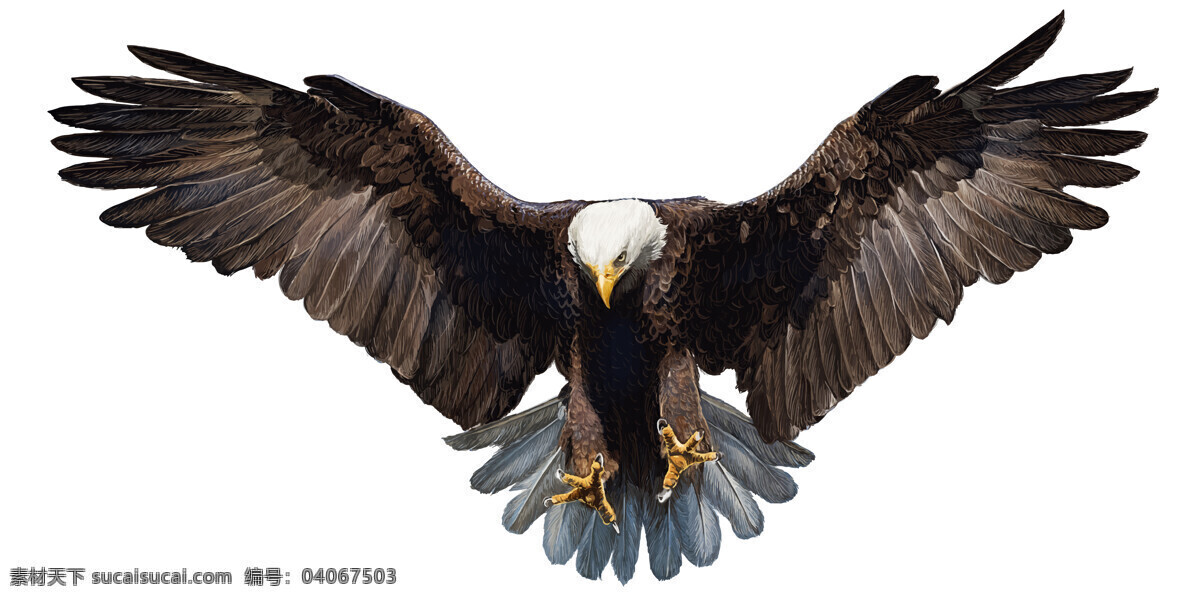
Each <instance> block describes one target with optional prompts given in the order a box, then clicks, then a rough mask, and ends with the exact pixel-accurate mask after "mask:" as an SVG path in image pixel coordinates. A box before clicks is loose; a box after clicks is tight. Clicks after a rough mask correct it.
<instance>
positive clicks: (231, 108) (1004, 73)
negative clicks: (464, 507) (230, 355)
mask: <svg viewBox="0 0 1200 600" xmlns="http://www.w3.org/2000/svg"><path fill="white" fill-rule="evenodd" d="M1062 24H1063V16H1062V15H1061V14H1060V15H1059V16H1058V17H1056V18H1054V19H1053V20H1051V21H1050V22H1049V23H1047V24H1046V25H1045V26H1043V27H1042V28H1041V29H1039V30H1037V31H1036V32H1035V33H1033V34H1032V35H1031V36H1029V37H1028V38H1026V39H1025V40H1024V41H1022V42H1021V43H1020V44H1018V45H1017V46H1016V47H1015V48H1013V49H1012V50H1010V51H1008V52H1007V53H1005V54H1004V55H1003V56H1001V57H1000V58H998V59H997V60H995V61H994V62H993V63H991V64H990V65H988V66H987V67H986V68H984V69H983V70H982V71H980V72H979V73H977V74H975V75H974V76H972V77H970V78H969V79H967V80H966V81H964V82H963V83H961V84H959V85H956V86H954V87H952V88H950V89H949V90H947V91H940V90H938V89H937V88H936V85H937V79H936V78H935V77H927V76H912V77H908V78H906V79H904V80H902V81H900V82H899V83H897V84H896V85H894V86H892V87H891V88H889V89H887V90H886V91H884V92H883V93H882V94H880V95H879V96H878V97H876V98H875V99H874V100H871V101H870V102H868V103H867V104H866V105H865V106H863V107H862V108H861V109H860V110H858V111H857V112H856V113H854V115H853V116H851V117H850V118H848V119H846V120H845V121H843V122H842V123H841V124H839V125H837V127H836V128H835V129H834V130H833V132H832V133H831V134H830V135H829V137H828V138H826V140H825V141H824V142H823V143H822V144H821V146H820V147H819V148H818V149H817V150H816V152H815V153H813V154H812V156H811V157H810V158H809V159H808V160H807V161H806V162H804V163H803V164H802V165H801V166H800V167H799V168H798V169H797V170H796V171H795V172H794V173H792V174H791V175H790V176H789V177H787V179H785V180H784V181H783V182H782V183H780V184H779V185H777V186H775V187H774V188H772V189H770V190H768V191H767V192H765V193H763V194H762V195H760V196H758V197H756V198H752V199H750V200H747V201H745V202H741V203H737V204H728V205H727V204H720V203H716V202H712V201H709V200H706V199H705V198H701V197H693V198H680V199H670V200H643V199H620V200H612V201H601V202H582V201H564V202H554V203H547V204H535V203H528V202H523V201H521V200H519V199H517V198H514V197H512V196H511V195H509V194H507V193H506V192H504V190H501V189H499V188H498V187H496V186H495V185H493V184H492V183H491V182H489V181H488V180H487V179H486V178H484V177H483V176H482V175H481V174H480V173H479V172H478V171H477V170H476V169H475V168H474V167H472V166H471V164H470V163H469V162H467V160H466V159H465V158H464V157H463V156H462V155H461V154H460V153H459V152H458V151H457V150H456V149H455V147H454V146H453V144H451V143H450V141H449V140H448V139H446V136H445V135H443V133H442V132H441V131H440V130H439V129H438V128H437V126H436V125H434V124H433V123H432V122H431V121H430V120H429V119H428V118H426V117H425V116H424V115H422V114H421V113H419V112H417V111H415V110H413V109H410V108H408V107H406V106H403V105H401V104H399V103H397V102H394V101H392V100H389V99H388V98H385V97H384V96H381V95H379V94H376V93H374V92H371V91H369V90H367V89H364V88H362V87H359V86H357V85H355V84H353V83H351V82H349V81H347V80H345V79H342V78H340V77H338V76H334V75H319V76H314V77H309V78H307V79H305V83H306V84H307V85H308V87H309V89H308V90H307V91H306V92H302V91H297V90H293V89H291V88H288V87H286V86H283V85H279V84H276V83H273V82H271V81H267V80H265V79H261V78H259V77H255V76H252V75H247V74H244V73H240V72H238V71H234V70H232V69H229V68H226V67H221V66H217V65H214V64H210V63H206V62H203V61H200V60H197V59H194V58H191V57H189V56H185V55H183V54H180V53H177V52H169V51H165V50H155V49H151V48H144V47H130V50H131V51H132V52H133V54H134V55H135V56H136V57H137V58H139V59H141V60H142V61H143V62H145V63H147V64H149V65H151V66H153V67H156V68H158V69H161V70H163V71H167V72H169V73H172V74H174V75H177V76H179V77H182V78H185V79H186V80H177V79H150V78H142V77H81V78H76V79H75V80H74V81H75V83H76V84H78V86H79V87H81V88H82V89H83V90H85V91H87V92H89V93H91V94H94V95H96V96H99V97H101V98H105V99H107V100H110V101H114V102H115V103H102V104H90V105H86V106H70V107H64V108H60V109H57V110H54V111H52V115H53V116H54V118H55V119H57V120H58V121H60V122H62V123H64V124H66V125H70V126H74V127H79V128H83V129H88V130H93V132H91V133H81V134H75V135H66V136H63V137H59V138H57V139H55V140H54V142H53V143H54V145H55V146H56V147H57V148H59V149H60V150H62V151H64V152H67V153H70V154H73V155H77V156H86V157H98V158H102V159H105V160H101V161H98V162H88V163H83V164H79V165H75V166H71V167H68V168H66V169H64V170H62V171H61V176H62V178H63V179H65V180H66V181H68V182H70V183H73V184H76V185H81V186H87V187H95V188H153V189H151V190H150V191H147V192H145V193H143V194H141V195H139V196H137V197H135V198H133V199H131V200H128V201H126V202H123V203H121V204H118V205H116V206H113V207H111V208H109V209H107V210H106V211H104V213H103V214H102V216H101V220H102V221H103V222H104V223H107V224H108V225H112V226H114V227H130V228H140V227H145V228H146V233H147V235H148V236H149V237H150V239H151V240H153V241H155V242H157V243H159V244H163V245H167V246H173V247H178V248H182V249H183V251H184V252H185V253H186V255H187V257H188V258H189V259H191V260H193V261H206V262H211V263H212V265H213V266H214V267H215V268H216V270H217V271H218V272H220V273H222V274H231V273H235V272H238V271H241V270H243V269H247V268H251V269H253V271H254V273H255V275H257V276H258V277H259V278H262V279H266V278H269V277H273V276H278V280H279V285H280V287H281V288H282V290H283V292H284V294H286V295H287V297H288V298H291V299H294V300H303V301H304V308H305V309H306V310H307V311H308V313H309V315H311V316H312V318H314V319H319V320H324V321H327V322H328V323H329V325H330V326H331V327H332V328H333V329H334V330H336V331H337V332H338V333H341V334H343V335H345V336H346V337H348V338H349V339H350V340H351V341H353V342H354V343H355V344H357V345H359V346H362V347H364V348H365V349H366V350H367V352H368V353H369V354H370V355H371V356H372V357H374V358H375V359H377V360H378V361H380V362H383V363H386V364H387V365H388V366H389V367H390V368H391V371H392V373H393V374H394V375H395V377H396V378H397V379H399V380H400V381H402V382H403V383H405V384H407V385H409V386H410V387H411V388H412V389H413V390H414V391H415V392H416V394H417V395H418V396H419V397H420V398H421V399H422V400H423V401H424V402H425V403H427V404H429V405H431V406H433V407H434V408H435V409H437V410H438V411H439V412H441V413H442V414H443V415H445V416H446V417H448V418H450V419H452V420H453V421H454V422H455V423H457V424H458V425H460V426H461V427H462V428H463V429H464V430H465V431H464V432H463V433H461V434H458V435H454V436H451V437H449V438H447V442H448V443H449V444H450V445H451V446H452V447H454V448H456V449H480V448H484V447H488V446H496V447H499V450H498V451H497V452H496V454H494V455H493V456H492V458H491V459H489V460H488V461H487V462H486V463H485V464H484V465H483V467H481V468H480V469H479V470H478V471H477V472H476V473H475V474H474V475H473V476H472V478H471V485H472V487H474V488H475V489H477V490H479V491H481V492H486V493H495V492H498V491H501V490H505V489H509V488H512V489H514V490H516V491H517V494H516V496H515V497H513V499H512V500H511V502H510V503H509V504H508V505H507V507H506V509H505V511H504V515H503V524H504V526H505V527H506V528H507V529H509V530H511V531H514V532H518V533H520V532H524V531H525V530H527V529H528V528H529V527H530V525H531V524H532V523H533V522H535V521H536V520H538V519H539V518H540V517H542V516H543V515H545V517H546V519H545V528H544V536H545V537H544V540H545V542H544V544H545V549H546V553H547V556H548V557H549V559H550V560H551V561H552V562H554V563H558V564H562V563H565V562H567V561H568V560H569V559H570V558H571V557H572V556H575V558H576V563H575V564H576V567H577V569H578V571H579V572H580V574H582V575H584V576H586V577H589V578H596V577H599V576H600V574H601V572H602V571H603V570H604V568H605V567H606V566H607V565H608V564H609V563H610V562H611V564H612V565H613V570H614V572H615V573H616V576H617V577H618V578H619V579H620V580H621V581H622V582H625V581H628V580H629V578H630V577H632V575H633V571H634V565H635V564H636V562H637V557H638V552H639V544H640V540H641V537H642V533H643V531H644V532H645V537H646V540H647V548H648V553H649V564H650V569H651V571H652V572H653V574H654V575H655V576H656V577H658V578H660V579H666V578H670V577H672V576H674V575H675V574H676V573H678V571H679V569H680V565H681V563H682V559H683V558H684V557H686V558H687V559H688V560H689V561H690V562H692V563H694V564H696V565H699V566H703V565H707V564H710V563H712V562H713V560H715V558H716V557H717V552H718V549H719V547H720V537H721V529H720V526H719V523H718V515H720V516H722V517H724V518H725V519H727V520H728V521H729V525H730V527H731V529H732V531H733V532H734V533H735V534H736V535H737V536H738V537H741V538H747V537H752V536H755V535H758V534H759V533H760V532H761V531H762V528H763V517H762V513H761V512H760V510H759V508H758V506H757V504H756V501H755V496H758V497H760V498H762V499H764V500H766V501H768V502H784V501H787V500H789V499H791V498H792V497H793V496H794V495H795V494H796V485H795V483H794V481H793V480H792V478H791V476H790V475H789V474H788V473H787V472H785V471H783V470H782V469H781V468H780V467H802V466H805V465H807V464H809V462H810V461H811V460H812V459H813V455H812V454H811V453H810V452H809V451H808V450H806V449H804V448H802V447H800V446H798V445H796V444H794V443H793V442H791V441H790V440H792V439H793V438H795V437H796V436H797V434H798V433H799V432H801V431H802V430H804V429H806V428H808V427H810V426H812V425H813V424H814V423H816V422H818V421H820V420H821V418H822V417H824V416H825V414H826V413H828V412H829V411H830V409H832V408H833V407H834V406H835V405H836V404H837V403H838V402H839V401H841V400H842V399H844V398H846V397H847V396H848V395H849V394H850V393H851V392H852V391H853V390H854V389H855V388H856V387H857V386H859V385H860V384H861V383H863V381H864V380H866V379H867V378H868V377H870V376H871V375H873V374H875V373H876V372H877V371H878V370H879V369H880V368H882V367H884V366H885V365H887V364H889V363H890V362H891V361H892V360H893V359H894V358H895V357H896V356H897V355H899V354H900V353H902V352H903V351H904V350H905V349H906V348H907V347H908V345H909V343H910V341H911V340H912V339H913V338H924V337H925V336H926V335H927V334H928V333H929V332H930V330H931V329H932V328H933V326H934V324H935V322H936V321H937V320H939V319H940V320H942V321H945V322H947V323H949V322H950V321H951V320H952V318H953V317H954V313H955V309H956V307H957V306H958V304H959V302H960V301H961V299H962V295H963V290H964V288H966V287H967V286H969V285H971V284H972V283H975V282H976V281H977V280H979V279H980V277H982V278H984V279H987V280H988V281H991V282H993V283H1001V282H1004V281H1007V280H1008V279H1009V278H1010V277H1012V275H1013V274H1014V273H1015V272H1017V271H1024V270H1026V269H1029V268H1030V267H1032V266H1033V265H1034V264H1035V263H1037V261H1038V259H1039V258H1040V257H1041V256H1042V254H1045V253H1057V252H1061V251H1063V250H1065V249H1066V248H1067V246H1068V245H1070V243H1071V230H1072V229H1094V228H1097V227H1100V226H1102V225H1104V224H1105V222H1106V220H1107V214H1106V213H1105V211H1104V210H1102V209H1100V208H1097V207H1095V206H1092V205H1089V204H1086V203H1084V202H1083V201H1081V200H1079V199H1077V198H1075V197H1074V196H1072V195H1070V194H1068V193H1066V192H1064V189H1065V188H1067V187H1069V186H1081V187H1098V186H1112V185H1116V184H1119V183H1122V182H1125V181H1128V180H1129V179H1131V178H1133V177H1134V176H1135V175H1136V174H1137V171H1135V170H1134V169H1132V168H1129V167H1127V166H1124V165H1121V164H1117V163H1114V162H1109V161H1106V160H1101V159H1097V158H1093V157H1096V156H1105V155H1114V154H1119V153H1122V152H1125V151H1127V150H1130V149H1132V148H1135V147H1137V146H1139V145H1140V144H1141V143H1142V142H1143V140H1144V139H1145V137H1146V136H1145V135H1144V134H1142V133H1140V132H1134V131H1117V130H1109V129H1097V128H1086V127H1085V126H1089V125H1096V124H1099V123H1102V122H1105V121H1111V120H1115V119H1118V118H1121V117H1124V116H1126V115H1129V114H1132V113H1134V112H1137V111H1138V110H1140V109H1142V108H1144V107H1145V106H1147V105H1148V104H1150V103H1151V102H1152V101H1153V100H1154V99H1155V97H1156V94H1157V92H1156V90H1150V91H1142V92H1130V93H1111V92H1113V90H1115V89H1116V88H1117V87H1118V86H1119V85H1121V84H1122V83H1123V82H1124V81H1125V80H1126V79H1127V78H1128V77H1129V75H1130V71H1129V70H1122V71H1112V72H1106V73H1095V74H1087V75H1075V76H1068V77H1061V78H1058V79H1052V80H1049V81H1042V82H1037V83H1029V84H1026V85H1021V86H1017V87H1004V86H1005V84H1007V83H1008V82H1009V81H1010V80H1012V79H1013V78H1015V77H1016V76H1017V75H1019V74H1020V73H1021V72H1022V71H1024V70H1025V69H1026V68H1027V67H1029V66H1030V65H1031V64H1033V62H1034V61H1036V60H1037V59H1038V58H1039V57H1041V56H1042V54H1043V53H1044V52H1045V51H1046V50H1047V49H1048V48H1049V47H1050V45H1051V44H1052V42H1053V41H1054V39H1055V37H1056V35H1057V34H1058V32H1059V30H1060V28H1061V26H1062ZM552 365H553V366H554V367H555V368H556V369H557V370H558V371H559V372H560V373H561V374H562V375H563V376H564V377H565V378H566V385H565V386H564V387H563V389H562V391H561V393H560V394H559V395H558V396H557V397H555V398H553V399H551V400H549V401H547V402H545V403H543V404H540V405H538V406H536V407H534V408H532V409H530V410H527V411H525V412H521V413H517V414H512V415H509V413H510V412H511V411H512V410H513V409H514V408H515V407H516V406H517V404H518V402H520V400H521V398H522V395H523V394H524V393H525V391H526V389H527V388H528V386H529V384H530V382H531V381H532V380H533V379H534V377H536V376H537V375H538V374H540V373H543V372H544V371H546V370H547V369H549V368H550V367H551V366H552ZM727 369H733V370H734V371H735V372H736V375H737V382H738V387H739V388H740V389H741V390H743V391H745V392H747V393H748V397H747V407H748V413H749V414H748V415H747V414H744V413H743V412H741V411H739V410H737V409H735V408H733V407H732V406H730V405H729V404H727V403H725V402H723V401H721V400H720V399H717V398H714V397H712V396H711V395H709V394H706V393H705V392H703V391H702V390H700V388H699V386H698V378H699V373H700V372H701V371H703V372H705V373H712V374H715V373H721V372H723V371H725V370H727Z"/></svg>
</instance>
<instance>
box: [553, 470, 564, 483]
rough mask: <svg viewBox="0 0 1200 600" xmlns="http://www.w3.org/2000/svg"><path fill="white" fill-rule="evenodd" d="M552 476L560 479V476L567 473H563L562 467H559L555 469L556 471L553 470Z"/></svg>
mask: <svg viewBox="0 0 1200 600" xmlns="http://www.w3.org/2000/svg"><path fill="white" fill-rule="evenodd" d="M554 476H555V477H557V478H558V479H559V481H562V478H563V477H566V476H567V474H566V473H564V472H563V470H562V469H559V470H557V471H555V472H554Z"/></svg>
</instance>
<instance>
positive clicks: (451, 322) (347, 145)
mask: <svg viewBox="0 0 1200 600" xmlns="http://www.w3.org/2000/svg"><path fill="white" fill-rule="evenodd" d="M130 50H131V51H132V52H133V53H134V54H135V55H136V56H137V57H138V58H139V59H141V60H142V61H143V62H145V63H147V64H149V65H151V66H153V67H156V68H159V69H162V70H164V71H168V72H170V73H173V74H175V75H178V76H182V77H186V78H188V79H190V80H192V81H177V80H164V79H148V78H141V77H81V78H77V79H75V82H76V84H77V85H79V87H81V88H82V89H84V90H85V91H87V92H89V93H91V94H94V95H96V96H100V97H102V98H105V99H108V100H112V101H115V102H117V103H116V104H112V103H106V104H91V105H87V106H70V107H64V108H60V109H57V110H54V111H52V113H51V114H52V115H53V116H54V117H55V118H56V119H57V120H59V121H60V122H62V123H65V124H67V125H71V126H74V127H80V128H83V129H89V130H94V131H95V132H94V133H82V134H76V135H68V136H63V137H60V138H57V139H55V140H54V145H55V146H56V147H58V148H59V149H61V150H63V151H65V152H68V153H71V154H74V155H77V156H88V157H99V158H104V159H107V160H102V161H99V162H90V163H84V164H79V165H75V166H72V167H68V168H66V169H64V170H63V171H62V172H61V175H62V177H63V179H65V180H67V181H68V182H71V183H74V184H76V185H82V186H87V187H96V188H154V189H153V190H152V191H149V192H147V193H144V194H142V195H140V196H138V197H136V198H134V199H132V200H129V201H127V202H124V203H122V204H119V205H117V206H113V207H112V208H109V209H108V210H106V211H105V212H104V213H103V215H102V216H101V219H102V220H103V221H104V222H105V223H107V224H109V225H112V226H115V227H146V228H147V229H146V233H147V234H148V235H149V237H150V239H152V240H154V241H155V242H157V243H159V244H163V245H167V246H175V247H179V248H182V249H183V251H184V252H185V253H186V254H187V256H188V258H190V259H191V260H194V261H208V262H211V263H212V264H213V266H214V267H216V269H217V271H219V272H221V273H224V274H231V273H234V272H237V271H239V270H242V269H246V268H248V267H253V269H254V273H255V274H256V275H257V276H258V277H259V278H267V277H271V276H274V275H278V276H279V284H280V287H281V288H282V289H283V292H284V293H285V294H286V295H287V297H288V298H291V299H295V300H299V299H303V300H304V308H305V309H306V310H307V311H308V313H309V314H310V315H311V316H312V317H313V318H314V319H321V320H325V321H328V322H329V325H330V326H331V327H332V328H333V329H335V330H336V331H337V332H339V333H341V334H344V335H346V336H347V337H349V338H350V339H351V340H352V341H353V342H354V343H355V344H358V345H360V346H363V347H365V348H366V349H367V351H368V352H369V353H370V354H371V356H373V357H375V358H376V359H378V360H380V361H383V362H386V363H387V364H389V365H390V366H391V367H392V369H393V371H394V372H395V374H396V376H397V377H398V378H399V379H400V380H401V381H403V382H405V383H407V384H409V385H411V386H412V387H413V389H414V390H415V391H416V393H417V394H418V395H419V396H420V397H421V399H422V400H424V401H425V402H426V403H428V404H431V405H433V406H434V407H435V408H437V409H438V410H439V411H441V412H442V414H444V415H446V416H447V417H449V418H451V419H453V420H454V421H455V422H456V423H458V424H459V425H461V426H463V427H464V428H466V427H470V426H472V425H475V424H478V423H481V422H486V421H491V420H494V419H497V418H499V417H501V416H503V415H504V414H505V413H507V412H508V411H510V410H512V409H513V408H514V407H515V406H516V405H517V402H518V401H519V399H520V396H521V394H522V393H523V392H524V391H525V389H526V387H527V386H528V385H529V382H530V381H531V380H532V379H533V377H534V376H535V375H537V374H538V373H540V372H542V371H544V370H545V369H546V368H547V367H548V366H549V365H550V364H551V361H552V360H553V358H554V356H555V354H556V345H557V343H558V341H557V340H558V338H559V337H561V332H562V331H564V330H569V329H570V319H571V318H572V313H571V308H570V306H571V305H570V302H569V300H568V292H567V290H566V288H565V285H564V283H563V279H562V275H561V270H562V265H561V264H560V263H559V260H558V258H557V257H558V256H559V254H558V253H557V252H555V249H556V248H557V247H558V245H560V244H563V243H565V241H564V240H558V239H556V238H557V235H558V234H557V233H556V232H559V231H564V230H565V227H564V226H562V225H561V224H562V223H563V222H565V221H566V220H569V217H570V215H571V214H572V213H573V212H574V211H575V210H577V207H576V206H575V205H574V204H572V203H556V204H529V203H525V202H521V201H519V200H516V199H514V198H512V197H511V196H509V195H508V194H506V193H505V192H504V191H502V190H500V189H499V188H497V187H496V186H494V185H493V184H491V183H490V182H489V181H487V179H485V178H484V177H483V176H482V175H480V174H479V172H478V171H476V170H475V169H474V168H473V167H472V166H471V165H470V164H469V163H468V162H467V161H466V159H464V158H463V157H462V155H460V154H459V153H458V151H457V150H456V149H455V148H454V146H453V145H452V144H451V143H450V142H449V141H448V140H447V139H446V138H445V136H444V135H443V134H442V132H441V131H440V130H438V128H437V127H436V126H435V125H434V124H433V123H432V122H431V121H429V120H428V119H427V118H426V117H425V116H424V115H422V114H420V113H418V112H416V111H413V110H411V109H408V108H406V107H404V106H402V105H400V104H398V103H395V102H393V101H391V100H388V99H387V98H384V97H382V96H379V95H377V94H375V93H373V92H370V91H368V90H365V89H363V88H360V87H357V86H355V85H354V84H352V83H350V82H348V81H346V80H344V79H341V78H340V77H337V76H315V77H310V78H308V79H306V80H305V83H307V84H308V85H309V86H311V89H310V90H308V92H307V93H305V92H299V91H296V90H292V89H289V88H287V87H284V86H281V85H278V84H275V83H272V82H269V81H266V80H264V79H260V78H258V77H254V76H251V75H246V74H244V73H239V72H237V71H234V70H231V69H228V68H225V67H220V66H217V65H213V64H209V63H205V62H202V61H199V60H196V59H193V58H191V57H188V56H184V55H182V54H179V53H175V52H168V51H163V50H154V49H150V48H140V47H131V48H130Z"/></svg>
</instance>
